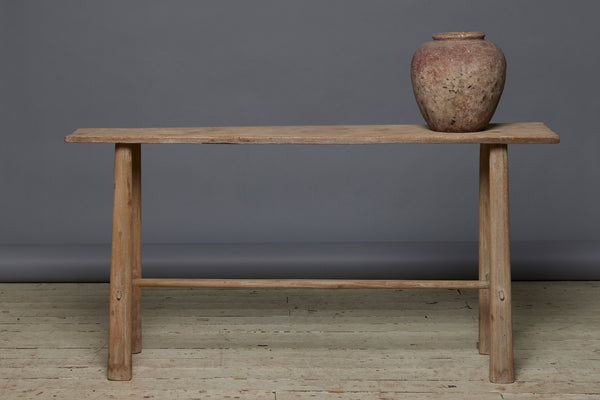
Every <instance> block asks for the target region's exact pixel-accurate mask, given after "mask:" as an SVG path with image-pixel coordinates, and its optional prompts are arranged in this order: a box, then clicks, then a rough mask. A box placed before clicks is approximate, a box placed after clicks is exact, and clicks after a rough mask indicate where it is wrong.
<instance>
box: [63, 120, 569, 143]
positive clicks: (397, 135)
mask: <svg viewBox="0 0 600 400" xmlns="http://www.w3.org/2000/svg"><path fill="white" fill-rule="evenodd" d="M65 142H67V143H198V144H378V143H380V144H383V143H490V144H492V143H496V144H512V143H521V144H534V143H559V142H560V138H559V136H558V135H557V134H556V133H554V132H552V131H551V130H550V129H549V128H548V127H547V126H546V125H544V124H543V123H541V122H519V123H504V124H490V126H489V127H488V129H486V130H484V131H481V132H469V133H447V132H434V131H432V130H429V129H428V128H427V126H426V125H321V126H318V125H315V126H311V125H307V126H227V127H198V128H81V129H77V130H76V131H75V132H73V133H72V134H70V135H68V136H65Z"/></svg>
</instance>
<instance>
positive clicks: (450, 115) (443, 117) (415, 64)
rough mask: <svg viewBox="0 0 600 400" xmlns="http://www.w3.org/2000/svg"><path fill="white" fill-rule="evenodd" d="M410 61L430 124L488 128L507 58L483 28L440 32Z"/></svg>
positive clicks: (447, 127)
mask: <svg viewBox="0 0 600 400" xmlns="http://www.w3.org/2000/svg"><path fill="white" fill-rule="evenodd" d="M433 37H434V39H436V40H434V41H432V42H427V43H425V44H423V45H422V46H421V47H419V49H418V50H417V51H416V52H415V54H414V56H413V59H412V63H411V79H412V84H413V91H414V94H415V98H416V100H417V104H418V106H419V109H420V110H421V114H423V117H424V118H425V121H426V122H427V125H428V126H429V128H430V129H432V130H435V131H441V132H476V131H481V130H484V129H485V128H486V127H487V126H488V124H489V122H490V120H491V119H492V116H493V115H494V112H495V111H496V107H497V105H498V101H499V100H500V96H501V95H502V90H503V89H504V81H505V78H506V60H505V58H504V54H503V53H502V50H501V49H500V48H499V47H498V46H496V45H495V44H494V43H492V42H489V41H487V40H483V38H484V34H483V33H481V32H448V33H441V34H435V35H434V36H433Z"/></svg>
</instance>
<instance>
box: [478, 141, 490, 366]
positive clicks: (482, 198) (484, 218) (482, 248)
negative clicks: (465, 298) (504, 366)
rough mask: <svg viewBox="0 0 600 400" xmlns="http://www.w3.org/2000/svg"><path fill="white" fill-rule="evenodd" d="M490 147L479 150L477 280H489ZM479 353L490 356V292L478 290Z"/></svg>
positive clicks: (484, 146)
mask: <svg viewBox="0 0 600 400" xmlns="http://www.w3.org/2000/svg"><path fill="white" fill-rule="evenodd" d="M489 220H490V146H489V145H488V144H482V145H480V150H479V279H480V280H483V281H489V279H490V223H489V222H490V221H489ZM479 352H480V353H481V354H490V290H489V287H487V288H484V289H479Z"/></svg>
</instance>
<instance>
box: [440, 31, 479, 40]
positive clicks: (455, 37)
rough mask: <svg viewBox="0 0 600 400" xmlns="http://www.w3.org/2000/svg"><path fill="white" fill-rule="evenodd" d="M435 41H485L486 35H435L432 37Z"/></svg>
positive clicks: (473, 33) (467, 33)
mask: <svg viewBox="0 0 600 400" xmlns="http://www.w3.org/2000/svg"><path fill="white" fill-rule="evenodd" d="M431 37H432V38H433V40H472V39H484V38H485V33H483V32H474V31H473V32H442V33H434V34H433V35H432V36H431Z"/></svg>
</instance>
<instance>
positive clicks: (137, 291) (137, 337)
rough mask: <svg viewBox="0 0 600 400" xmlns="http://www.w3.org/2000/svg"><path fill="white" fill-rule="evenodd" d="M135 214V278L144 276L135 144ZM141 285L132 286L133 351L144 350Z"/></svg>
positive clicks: (139, 154) (139, 176)
mask: <svg viewBox="0 0 600 400" xmlns="http://www.w3.org/2000/svg"><path fill="white" fill-rule="evenodd" d="M133 146H134V147H133V155H132V158H133V180H132V192H133V193H132V195H133V201H132V206H133V214H132V225H133V226H132V228H131V238H132V241H133V271H132V272H133V275H132V278H133V279H140V278H141V277H142V145H141V144H134V145H133ZM141 291H142V290H141V288H140V287H139V286H134V287H133V288H132V297H131V319H132V321H131V330H132V332H131V351H132V352H133V353H140V352H141V351H142V293H141Z"/></svg>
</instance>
